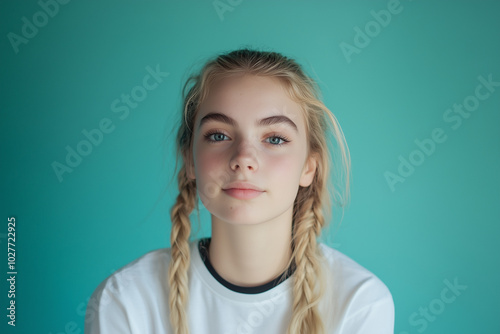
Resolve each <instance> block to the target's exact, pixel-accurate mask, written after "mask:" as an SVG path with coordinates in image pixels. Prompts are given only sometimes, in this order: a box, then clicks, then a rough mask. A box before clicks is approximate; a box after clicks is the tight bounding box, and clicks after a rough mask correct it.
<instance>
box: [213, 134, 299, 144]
mask: <svg viewBox="0 0 500 334" xmlns="http://www.w3.org/2000/svg"><path fill="white" fill-rule="evenodd" d="M212 136H213V138H214V139H212ZM224 137H227V136H226V135H225V134H223V133H222V132H220V131H212V132H209V133H207V134H206V135H205V140H206V141H208V142H209V143H217V142H221V141H224ZM217 138H218V139H217ZM219 139H220V140H219ZM267 139H271V140H270V141H269V143H270V144H271V145H272V146H282V145H284V144H286V143H288V142H289V141H290V140H288V138H286V137H284V136H280V135H277V134H274V135H272V136H269V137H267Z"/></svg>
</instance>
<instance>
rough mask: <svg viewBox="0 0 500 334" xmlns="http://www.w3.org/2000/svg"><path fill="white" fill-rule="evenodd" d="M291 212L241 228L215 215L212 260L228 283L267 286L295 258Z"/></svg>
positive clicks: (213, 220)
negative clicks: (291, 258) (292, 257)
mask: <svg viewBox="0 0 500 334" xmlns="http://www.w3.org/2000/svg"><path fill="white" fill-rule="evenodd" d="M291 231H292V211H291V210H287V211H286V212H285V213H283V214H282V215H280V216H278V217H276V218H274V219H272V220H269V221H266V222H262V223H255V224H244V225H238V224H234V223H228V222H225V221H222V220H220V219H218V218H217V217H215V216H212V239H211V242H210V247H209V260H210V263H211V264H212V266H213V268H214V269H215V271H216V272H217V273H218V274H219V275H220V276H221V277H222V278H224V279H225V280H226V281H228V282H230V283H232V284H234V285H238V286H243V287H253V286H259V285H262V284H266V283H268V282H270V281H272V280H273V279H275V278H276V277H278V276H279V275H280V274H282V273H283V272H284V271H285V270H286V269H287V264H288V261H289V260H290V257H291V255H292V248H291Z"/></svg>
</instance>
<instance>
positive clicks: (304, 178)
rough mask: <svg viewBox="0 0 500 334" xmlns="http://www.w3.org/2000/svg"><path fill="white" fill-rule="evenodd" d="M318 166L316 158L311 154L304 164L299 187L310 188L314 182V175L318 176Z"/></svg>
mask: <svg viewBox="0 0 500 334" xmlns="http://www.w3.org/2000/svg"><path fill="white" fill-rule="evenodd" d="M317 166H318V160H317V159H316V156H315V155H313V154H311V155H310V156H309V158H308V159H307V161H306V163H305V164H304V168H303V169H302V174H301V176H300V182H299V185H300V186H302V187H308V186H309V185H311V183H312V181H313V180H314V175H316V168H317Z"/></svg>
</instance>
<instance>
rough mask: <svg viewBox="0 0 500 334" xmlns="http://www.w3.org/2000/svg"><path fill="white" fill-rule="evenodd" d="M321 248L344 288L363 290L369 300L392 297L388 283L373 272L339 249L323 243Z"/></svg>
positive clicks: (331, 269) (330, 267)
mask: <svg viewBox="0 0 500 334" xmlns="http://www.w3.org/2000/svg"><path fill="white" fill-rule="evenodd" d="M320 249H321V250H322V251H323V254H324V255H325V259H326V261H327V264H328V268H329V271H330V273H331V274H333V275H334V278H335V279H336V280H337V283H338V284H339V285H340V287H341V288H342V289H344V290H348V291H359V290H363V296H364V298H365V299H366V301H367V302H375V301H377V300H379V299H381V298H387V297H391V298H392V295H391V292H390V290H389V288H388V287H387V285H385V283H384V282H383V281H382V280H381V279H380V278H379V277H377V276H376V275H375V274H374V273H373V272H371V271H370V270H368V269H367V268H365V267H364V266H362V265H361V264H359V263H358V262H356V261H355V260H353V259H352V258H351V257H349V256H347V255H346V254H344V253H342V252H340V251H339V250H337V249H334V248H331V247H330V246H328V245H326V244H323V243H321V244H320Z"/></svg>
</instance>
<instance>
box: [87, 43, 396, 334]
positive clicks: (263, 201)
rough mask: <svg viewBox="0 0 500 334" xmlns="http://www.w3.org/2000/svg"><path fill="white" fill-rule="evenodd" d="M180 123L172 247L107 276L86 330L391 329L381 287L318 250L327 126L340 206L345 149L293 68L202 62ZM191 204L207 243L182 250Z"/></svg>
mask: <svg viewBox="0 0 500 334" xmlns="http://www.w3.org/2000/svg"><path fill="white" fill-rule="evenodd" d="M181 123H182V124H181V125H180V128H179V131H178V135H177V154H178V157H179V156H180V157H181V158H182V161H183V165H182V167H181V169H180V171H179V173H178V185H179V195H178V196H177V200H176V203H175V204H174V206H173V208H172V210H171V220H172V232H171V248H164V249H158V250H154V251H151V252H149V253H147V254H145V255H143V256H142V257H140V258H138V259H136V260H135V261H133V262H131V263H129V264H128V265H126V266H125V267H123V268H121V269H120V270H118V271H116V272H115V273H114V274H112V275H111V276H110V277H108V278H107V279H106V280H104V281H103V282H102V283H101V284H100V285H99V286H98V287H97V288H96V290H95V292H94V293H93V295H92V297H91V299H90V301H89V303H88V306H87V313H86V326H85V333H87V334H98V333H99V334H105V333H137V334H147V333H155V334H160V333H161V334H163V333H169V334H174V333H175V334H187V333H191V334H209V333H210V334H229V333H232V334H233V333H272V334H278V333H289V334H305V333H307V334H310V333H311V334H320V333H325V334H326V333H331V334H333V333H336V334H362V333H363V334H368V333H370V334H374V333H380V334H389V333H391V334H392V333H393V332H394V302H393V299H392V295H391V293H390V291H389V289H388V288H387V287H386V285H385V284H384V283H383V282H382V281H381V280H380V279H378V278H377V277H376V276H375V275H374V274H373V273H371V272H370V271H368V270H367V269H365V268H364V267H362V266H361V265H359V264H358V263H356V262H355V261H353V260H352V259H350V258H349V257H347V256H346V255H344V254H342V253H341V252H339V251H338V250H336V249H333V248H331V247H329V246H327V245H326V244H324V243H321V242H318V241H317V238H318V237H319V236H320V235H321V231H322V229H323V227H325V225H326V223H327V222H328V219H330V213H331V212H330V208H329V207H330V205H331V198H330V193H329V190H332V189H331V185H329V176H330V165H331V161H330V155H329V140H328V134H329V133H330V131H331V133H332V134H333V138H334V139H335V141H336V143H337V146H338V147H337V148H336V149H335V151H336V152H334V153H337V154H338V155H339V156H340V157H341V161H340V165H339V166H336V165H335V166H334V167H337V168H339V169H340V170H344V173H343V174H342V173H341V174H339V175H344V176H346V180H347V181H346V196H345V199H347V197H348V186H349V168H350V158H349V150H348V149H347V145H345V140H344V136H343V133H342V130H341V128H340V126H339V125H338V123H337V121H336V119H335V117H334V116H333V115H332V113H331V112H330V111H329V110H328V108H327V107H326V106H325V105H324V104H323V103H322V102H321V101H320V98H319V90H318V88H317V85H316V84H315V82H314V81H313V80H312V79H311V78H310V77H308V76H307V75H306V74H305V73H304V72H303V70H302V69H301V67H300V66H299V65H298V64H297V63H296V62H295V61H294V60H292V59H290V58H287V57H284V56H283V55H281V54H278V53H275V52H260V51H255V50H249V49H242V50H236V51H233V52H230V53H227V54H222V55H220V56H218V57H217V58H216V59H214V60H212V61H209V62H208V63H206V64H205V66H204V67H203V68H202V70H201V72H200V73H199V75H196V76H193V77H191V78H190V79H189V80H188V81H187V83H186V85H185V87H184V108H183V117H182V122H181ZM176 167H177V161H176ZM337 193H338V191H337V190H336V189H334V196H335V195H336V194H337ZM198 196H199V198H200V199H201V201H202V203H203V205H204V206H205V207H206V209H207V210H208V211H209V212H210V214H211V226H212V236H211V237H210V238H202V239H198V240H195V241H190V239H189V237H190V232H191V221H190V218H189V217H190V214H191V213H192V211H193V210H194V209H195V208H196V209H198V205H197V203H198Z"/></svg>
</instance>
